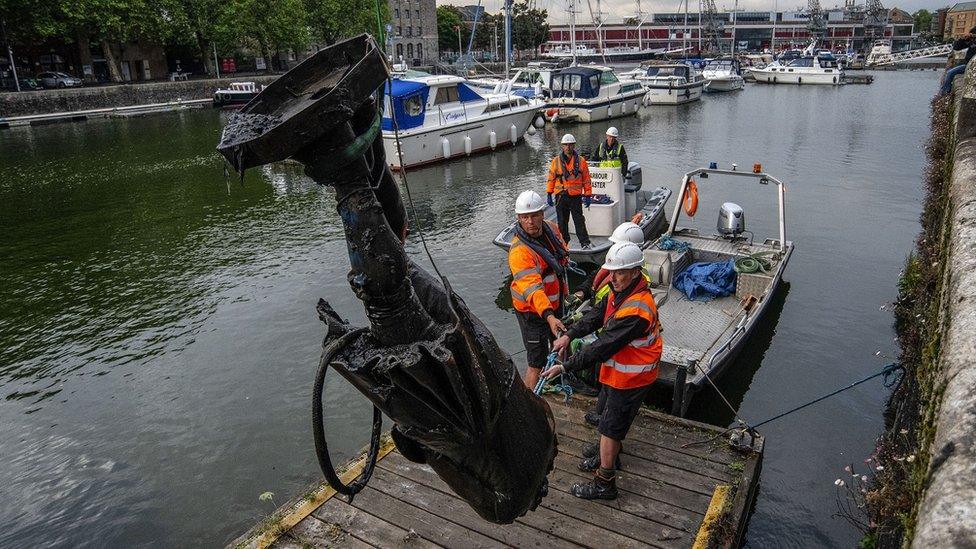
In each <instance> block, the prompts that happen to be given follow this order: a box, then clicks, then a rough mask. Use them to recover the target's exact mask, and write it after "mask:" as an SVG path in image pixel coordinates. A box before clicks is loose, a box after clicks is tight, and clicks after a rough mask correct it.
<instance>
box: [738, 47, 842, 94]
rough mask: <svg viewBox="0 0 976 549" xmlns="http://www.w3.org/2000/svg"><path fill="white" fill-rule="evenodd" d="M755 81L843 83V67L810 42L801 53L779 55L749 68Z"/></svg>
mask: <svg viewBox="0 0 976 549" xmlns="http://www.w3.org/2000/svg"><path fill="white" fill-rule="evenodd" d="M749 72H750V74H751V75H752V76H753V77H754V78H755V79H756V82H761V83H764V84H826V85H838V84H843V83H844V69H843V68H842V67H841V66H840V64H838V62H837V58H835V57H834V56H833V55H832V54H831V53H829V52H822V51H821V52H817V51H816V50H815V49H814V44H813V43H811V44H810V46H808V47H807V49H806V50H804V52H803V53H802V54H801V55H796V56H794V55H790V56H788V57H787V56H781V57H780V58H779V59H777V60H776V61H774V62H772V63H770V64H768V65H766V66H765V67H762V68H752V69H749Z"/></svg>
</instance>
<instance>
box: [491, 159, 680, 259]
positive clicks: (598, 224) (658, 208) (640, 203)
mask: <svg viewBox="0 0 976 549" xmlns="http://www.w3.org/2000/svg"><path fill="white" fill-rule="evenodd" d="M590 178H591V179H592V186H593V194H594V196H596V195H605V196H606V197H607V199H606V200H602V201H600V200H599V199H598V201H595V202H594V203H593V204H591V205H590V207H589V208H587V209H586V210H584V211H583V215H584V217H585V218H586V230H587V232H588V233H589V236H590V247H589V248H582V247H581V246H580V242H579V238H578V237H577V236H576V235H575V233H571V241H570V244H569V257H570V259H572V260H573V261H576V262H577V263H592V264H600V263H602V262H603V258H604V256H606V254H607V250H609V249H610V246H611V245H612V244H613V243H612V242H610V241H609V240H608V238H609V237H610V235H611V234H613V230H614V229H616V228H617V226H618V225H620V224H621V223H623V222H624V221H630V220H632V219H633V218H634V216H636V214H641V215H640V219H639V220H638V221H637V225H638V226H639V227H640V228H641V230H642V231H643V232H644V235H645V237H646V238H647V240H648V241H651V239H652V238H654V237H656V236H657V235H658V234H660V233H661V230H662V229H663V228H664V206H665V204H666V203H667V201H668V199H669V198H671V190H670V189H668V188H667V187H658V188H655V189H649V190H641V179H642V173H641V168H640V165H639V164H638V163H636V162H631V163H630V169H629V171H628V177H627V178H626V179H624V178H623V177H622V176H621V174H620V168H598V167H590ZM600 202H605V203H600ZM545 217H546V219H547V220H548V221H551V222H553V223H555V222H556V209H555V208H554V207H552V206H549V207H547V208H546V211H545ZM515 225H516V222H512V223H511V224H510V225H509V226H507V227H505V228H504V229H503V230H502V231H501V232H499V233H498V236H496V237H495V239H494V244H495V245H496V246H498V247H500V248H502V249H504V250H507V249H508V248H509V246H511V244H512V238H513V237H514V236H515ZM570 228H571V229H572V228H574V225H573V224H572V223H570Z"/></svg>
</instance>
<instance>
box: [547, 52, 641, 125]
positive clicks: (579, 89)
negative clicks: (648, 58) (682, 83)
mask: <svg viewBox="0 0 976 549" xmlns="http://www.w3.org/2000/svg"><path fill="white" fill-rule="evenodd" d="M549 92H550V94H551V98H550V99H549V102H548V103H547V104H546V118H548V119H549V120H551V121H553V122H556V121H563V122H599V121H600V120H606V119H608V118H617V117H620V116H630V115H633V114H637V112H638V111H639V110H640V108H641V106H642V104H643V100H644V95H645V94H646V92H645V91H644V89H643V88H642V87H641V85H640V83H639V82H637V81H636V80H631V79H626V78H625V79H619V78H617V75H616V74H615V73H614V72H613V69H611V68H610V67H601V66H597V65H588V66H585V67H567V68H565V69H559V70H557V71H554V72H553V73H552V76H551V77H550V81H549Z"/></svg>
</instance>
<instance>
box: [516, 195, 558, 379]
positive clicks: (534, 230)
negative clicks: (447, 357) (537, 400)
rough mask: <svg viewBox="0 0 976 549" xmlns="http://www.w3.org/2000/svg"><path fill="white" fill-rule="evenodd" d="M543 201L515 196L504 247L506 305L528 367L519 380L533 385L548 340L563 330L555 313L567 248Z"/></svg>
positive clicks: (539, 197) (535, 196) (544, 360)
mask: <svg viewBox="0 0 976 549" xmlns="http://www.w3.org/2000/svg"><path fill="white" fill-rule="evenodd" d="M545 209H546V203H545V202H544V201H543V200H542V197H541V196H539V193H537V192H535V191H525V192H523V193H522V194H520V195H519V196H518V199H516V200H515V215H516V217H517V220H518V223H517V224H516V225H515V236H514V237H513V238H512V246H511V247H510V248H509V250H508V266H509V268H510V269H511V271H512V288H511V290H512V305H513V306H514V307H515V317H516V318H517V319H518V325H519V330H520V331H521V333H522V342H523V343H524V344H525V356H526V362H527V364H528V367H527V368H526V370H525V385H526V386H528V387H529V388H530V389H533V388H535V385H536V383H538V381H539V372H541V371H542V367H543V366H544V365H545V364H546V358H547V357H548V355H549V347H550V345H551V344H552V342H553V340H554V339H556V338H557V337H559V335H560V334H561V333H562V332H564V331H565V330H566V327H565V326H564V325H563V323H562V321H561V320H560V318H561V317H562V314H563V300H564V299H565V297H566V295H568V294H569V288H568V287H567V286H568V285H567V284H566V271H565V268H566V265H567V264H568V263H569V252H568V251H567V250H566V244H565V243H564V242H563V239H562V236H560V233H559V229H558V228H556V227H555V226H554V225H553V224H552V223H550V222H548V221H546V220H545V214H544V212H545Z"/></svg>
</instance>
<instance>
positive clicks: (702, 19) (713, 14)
mask: <svg viewBox="0 0 976 549" xmlns="http://www.w3.org/2000/svg"><path fill="white" fill-rule="evenodd" d="M698 17H699V29H700V32H701V36H702V38H704V40H705V43H704V48H705V51H708V52H713V53H716V54H718V53H722V38H723V37H724V36H725V25H724V23H723V21H722V20H721V19H719V17H718V10H717V9H716V8H715V0H698Z"/></svg>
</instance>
